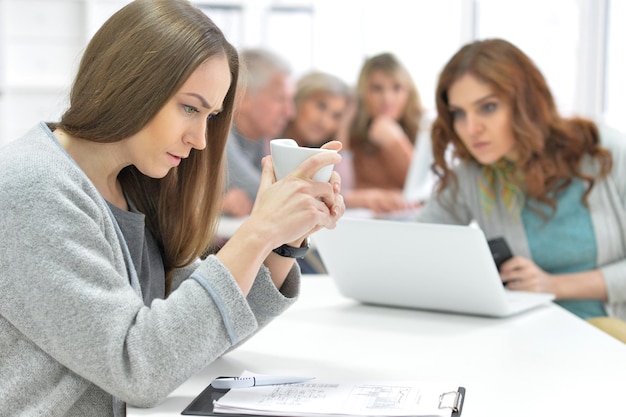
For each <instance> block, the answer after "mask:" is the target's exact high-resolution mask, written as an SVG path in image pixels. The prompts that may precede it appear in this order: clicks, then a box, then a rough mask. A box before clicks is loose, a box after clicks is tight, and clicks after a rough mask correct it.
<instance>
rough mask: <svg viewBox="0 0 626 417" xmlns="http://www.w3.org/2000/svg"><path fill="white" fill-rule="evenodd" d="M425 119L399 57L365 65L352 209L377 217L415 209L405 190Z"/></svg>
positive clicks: (353, 135)
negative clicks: (385, 213)
mask: <svg viewBox="0 0 626 417" xmlns="http://www.w3.org/2000/svg"><path fill="white" fill-rule="evenodd" d="M422 115H423V109H422V104H421V101H420V97H419V93H418V91H417V88H416V86H415V84H414V82H413V80H412V78H411V75H410V74H409V72H408V71H407V69H406V68H405V67H404V66H403V65H402V63H401V62H400V61H399V60H398V58H397V57H396V56H394V55H393V54H391V53H382V54H379V55H375V56H373V57H371V58H369V59H367V60H366V61H365V63H364V64H363V67H362V68H361V72H360V75H359V79H358V84H357V109H356V114H355V117H354V120H353V122H352V125H351V127H350V144H349V145H350V150H351V152H352V163H353V167H354V187H355V190H356V191H357V192H354V193H350V196H349V197H348V195H346V205H347V206H349V207H355V206H358V207H367V208H370V209H372V210H374V211H375V212H388V211H396V210H404V209H408V208H410V206H411V204H410V203H408V202H407V201H405V200H404V198H403V196H402V188H403V186H404V182H405V179H406V176H407V173H408V170H409V165H410V163H411V158H412V156H413V146H414V145H415V143H416V140H417V136H418V133H419V131H420V124H421V122H422Z"/></svg>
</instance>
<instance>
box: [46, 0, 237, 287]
mask: <svg viewBox="0 0 626 417" xmlns="http://www.w3.org/2000/svg"><path fill="white" fill-rule="evenodd" d="M216 56H226V58H227V59H228V62H229V67H230V71H231V84H230V88H229V90H228V93H227V94H226V97H225V99H224V103H223V111H222V112H221V113H220V114H219V116H218V117H214V118H212V119H210V120H208V121H207V126H206V139H207V148H206V149H204V150H203V151H198V150H195V149H192V151H191V154H190V155H189V157H188V158H186V159H184V160H183V161H181V163H180V165H179V166H178V167H176V168H173V169H171V170H170V171H169V173H168V174H167V175H166V176H165V177H164V178H162V179H154V178H149V177H147V176H145V175H143V174H142V173H140V172H139V171H138V170H137V169H136V168H135V167H134V166H129V167H127V168H125V169H123V170H122V171H121V173H120V175H119V180H120V182H121V183H122V187H123V189H124V192H125V193H126V194H127V195H128V196H129V198H130V199H131V200H132V201H133V202H134V203H135V204H136V205H137V207H138V209H139V210H140V211H141V212H143V213H144V214H145V215H146V224H147V226H148V228H149V229H150V231H151V232H152V233H153V234H154V236H155V238H156V239H157V241H158V242H159V247H160V250H161V252H162V256H163V262H164V265H165V271H166V276H167V279H168V284H169V279H170V277H171V272H172V270H173V269H174V268H178V267H182V266H185V265H188V264H189V263H191V262H192V261H193V260H194V259H195V258H197V257H198V256H200V255H202V254H203V253H204V252H205V250H206V249H207V247H209V245H210V243H211V242H212V241H213V237H214V234H215V230H216V227H217V221H218V219H219V212H220V200H221V196H222V187H223V171H224V170H223V164H224V162H223V159H224V158H223V157H224V149H225V146H226V140H227V137H228V130H229V127H230V123H231V118H232V112H233V106H234V100H235V93H236V84H237V78H238V73H239V58H238V55H237V52H236V50H235V48H234V47H233V46H232V45H231V44H230V43H228V42H227V41H226V39H225V37H224V35H223V34H222V32H221V31H220V29H219V28H218V27H217V26H216V25H215V24H214V23H213V22H212V21H211V20H210V19H209V18H208V17H207V16H206V15H205V14H204V13H203V12H202V11H200V10H199V9H197V8H195V7H194V6H192V5H191V4H190V3H189V2H188V1H186V0H135V1H133V2H131V3H130V4H128V5H127V6H126V7H124V8H122V9H121V10H120V11H118V12H117V13H115V14H114V15H113V16H112V17H111V18H110V19H109V20H108V21H107V22H106V23H104V25H103V26H102V27H101V28H100V29H99V30H98V32H97V33H96V34H95V35H94V37H93V39H92V40H91V42H90V43H89V45H88V46H87V48H86V50H85V53H84V55H83V57H82V60H81V63H80V66H79V69H78V73H77V75H76V79H75V82H74V85H73V87H72V91H71V94H70V108H69V109H68V110H67V111H66V112H65V114H64V115H63V116H62V118H61V121H60V123H59V124H58V125H57V126H58V127H60V128H62V129H63V130H65V131H66V132H68V133H69V134H71V135H73V136H75V137H79V138H83V139H85V140H90V141H94V142H115V141H119V140H123V139H124V138H127V137H129V136H131V135H133V134H135V133H137V132H138V131H139V130H141V129H142V128H143V127H144V126H145V125H146V124H147V123H148V122H149V121H150V120H151V119H152V118H153V117H154V116H155V115H156V114H157V113H158V111H159V110H160V109H161V108H162V107H163V106H164V105H165V103H166V102H167V101H168V100H169V99H170V98H171V97H172V96H173V95H174V94H175V93H176V92H177V91H178V90H179V89H180V88H181V87H182V85H183V84H184V82H185V81H186V80H187V78H188V77H189V76H190V75H191V74H192V73H193V72H194V70H195V69H196V68H198V66H199V65H201V64H202V63H204V62H206V61H207V60H208V59H210V58H212V57H216Z"/></svg>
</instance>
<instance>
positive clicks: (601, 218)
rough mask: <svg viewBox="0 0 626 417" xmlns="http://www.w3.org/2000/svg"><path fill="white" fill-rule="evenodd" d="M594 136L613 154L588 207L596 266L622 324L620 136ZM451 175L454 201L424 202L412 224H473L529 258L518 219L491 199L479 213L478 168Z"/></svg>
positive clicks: (447, 194)
mask: <svg viewBox="0 0 626 417" xmlns="http://www.w3.org/2000/svg"><path fill="white" fill-rule="evenodd" d="M600 135H601V143H602V146H604V147H606V148H608V149H609V150H610V151H611V152H612V154H613V170H612V172H611V174H610V175H609V176H608V178H607V179H606V180H603V181H598V182H596V184H595V186H594V187H593V189H592V191H591V193H590V194H589V199H588V202H589V208H590V212H591V220H592V223H593V229H594V232H595V235H596V242H597V245H598V259H597V265H598V266H599V268H600V270H601V272H602V275H603V276H604V280H605V282H606V286H607V291H608V302H607V303H606V308H607V311H608V313H609V315H611V316H616V317H619V318H621V319H624V320H626V137H625V136H624V135H623V134H621V133H620V132H618V131H616V130H613V129H609V128H606V127H602V128H600ZM583 170H584V171H585V172H586V173H594V172H597V165H596V164H595V163H594V161H593V160H592V159H591V158H590V157H587V158H585V159H584V161H583ZM455 171H456V175H457V178H458V180H459V182H458V185H459V187H458V190H459V192H458V194H457V196H456V200H453V195H452V192H451V189H450V187H448V189H446V190H444V192H443V193H442V194H441V195H440V196H439V198H437V197H435V196H433V197H431V198H430V200H429V201H428V202H427V203H426V205H425V206H424V208H423V209H422V210H421V211H420V212H419V214H418V217H417V220H418V221H422V222H430V223H446V224H469V223H470V222H471V221H473V220H475V221H476V223H477V224H478V226H479V227H480V228H481V229H482V230H483V231H484V233H485V235H486V237H487V238H488V239H490V238H493V237H497V236H503V237H504V238H505V239H506V240H507V241H508V243H509V245H510V246H511V251H512V252H513V253H514V254H516V255H520V256H524V257H527V258H530V257H531V256H530V249H529V247H528V240H527V238H526V232H525V230H524V225H523V224H522V221H521V219H519V218H517V219H515V220H513V219H511V216H510V215H509V214H508V213H507V211H506V208H505V207H504V204H503V203H502V199H501V198H498V199H497V202H496V207H494V210H493V212H492V213H491V214H490V215H489V216H487V215H486V214H485V213H484V211H483V210H482V208H481V207H482V206H481V203H480V200H479V196H478V192H477V186H476V184H477V181H478V177H479V175H480V168H479V167H478V165H477V164H474V163H462V164H459V165H458V166H457V167H456V168H455ZM555 244H558V242H555Z"/></svg>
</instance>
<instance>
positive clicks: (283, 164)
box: [270, 139, 337, 182]
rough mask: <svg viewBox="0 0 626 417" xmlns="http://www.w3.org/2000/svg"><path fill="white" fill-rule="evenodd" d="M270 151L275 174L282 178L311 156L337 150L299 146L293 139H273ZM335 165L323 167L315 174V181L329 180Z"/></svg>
mask: <svg viewBox="0 0 626 417" xmlns="http://www.w3.org/2000/svg"><path fill="white" fill-rule="evenodd" d="M270 152H271V154H272V160H273V161H274V175H276V179H277V180H280V179H282V178H284V177H285V176H286V175H288V174H289V173H290V172H292V171H294V170H295V169H296V168H297V167H298V165H300V164H301V163H302V162H304V160H306V159H308V158H309V157H311V156H313V155H315V154H318V153H321V152H337V151H335V150H332V149H320V148H303V147H299V146H298V144H297V143H296V141H295V140H293V139H273V140H271V141H270ZM333 168H334V165H332V164H331V165H327V166H325V167H322V168H321V169H320V170H319V171H317V172H316V173H315V175H314V176H313V180H314V181H319V182H328V181H329V180H330V176H331V174H332V173H333Z"/></svg>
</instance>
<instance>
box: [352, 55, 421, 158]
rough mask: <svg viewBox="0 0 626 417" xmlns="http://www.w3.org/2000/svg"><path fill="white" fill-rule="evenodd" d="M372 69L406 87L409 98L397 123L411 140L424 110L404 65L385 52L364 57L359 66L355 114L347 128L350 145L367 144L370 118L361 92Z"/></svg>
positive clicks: (415, 136) (417, 130) (415, 133)
mask: <svg viewBox="0 0 626 417" xmlns="http://www.w3.org/2000/svg"><path fill="white" fill-rule="evenodd" d="M375 71H383V72H384V73H385V74H388V75H389V76H391V77H393V78H396V79H398V80H400V81H401V82H402V83H403V84H404V85H405V86H406V88H407V89H408V92H409V99H408V102H407V105H406V108H405V109H404V112H403V113H402V117H401V118H400V120H398V123H399V124H400V126H401V127H402V129H403V130H404V133H406V135H407V137H408V138H409V140H410V141H411V143H415V140H416V138H417V133H418V132H419V129H420V122H421V119H422V115H423V113H424V110H423V107H422V102H421V100H420V96H419V92H418V91H417V87H416V86H415V83H414V82H413V79H412V77H411V74H409V71H408V70H407V69H406V67H405V66H404V65H402V63H401V62H400V61H399V60H398V58H397V57H396V56H395V55H393V54H391V53H388V52H386V53H382V54H379V55H375V56H373V57H371V58H369V59H367V60H366V61H365V63H364V64H363V67H362V68H361V72H360V74H359V79H358V82H357V100H358V103H357V113H356V115H355V118H354V122H353V123H352V126H351V129H350V144H354V145H357V146H363V145H371V144H370V143H369V139H368V135H367V131H368V128H369V124H370V121H371V119H372V117H371V115H370V114H369V113H368V111H367V108H366V106H365V95H366V94H367V88H368V82H369V79H370V77H371V76H372V73H373V72H375Z"/></svg>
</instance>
